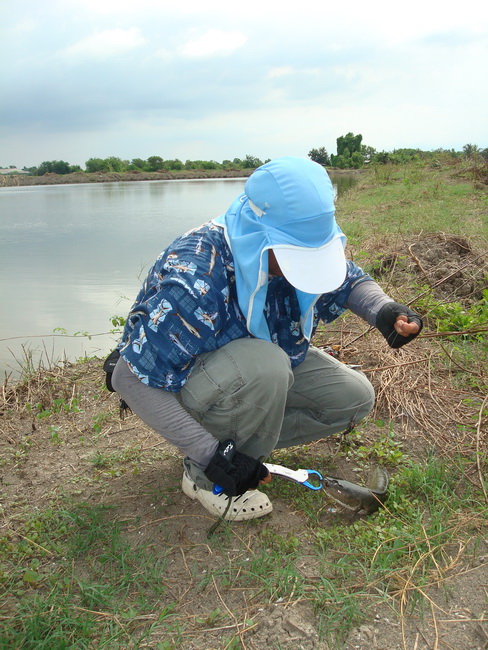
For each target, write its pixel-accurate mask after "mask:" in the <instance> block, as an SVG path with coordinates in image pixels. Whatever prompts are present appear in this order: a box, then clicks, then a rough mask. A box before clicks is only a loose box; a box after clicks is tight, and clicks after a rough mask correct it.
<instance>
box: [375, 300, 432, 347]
mask: <svg viewBox="0 0 488 650" xmlns="http://www.w3.org/2000/svg"><path fill="white" fill-rule="evenodd" d="M401 315H404V316H407V317H408V322H409V323H412V322H413V323H417V325H418V326H419V331H418V332H417V333H416V334H409V335H408V336H402V335H401V334H398V332H397V331H396V330H395V328H394V327H393V326H394V324H395V322H396V319H397V317H398V316H401ZM376 327H377V328H378V329H379V331H380V332H381V333H382V334H383V336H384V337H385V339H386V340H387V342H388V345H389V346H390V348H401V347H402V345H405V343H408V342H409V341H412V340H413V339H414V338H415V337H416V336H418V335H419V334H420V332H421V331H422V327H423V323H422V319H421V318H420V316H419V315H418V314H416V313H415V312H414V311H412V310H411V309H410V308H409V307H407V306H406V305H401V304H400V303H398V302H387V303H386V305H383V307H382V308H381V309H380V310H379V312H378V315H377V316H376Z"/></svg>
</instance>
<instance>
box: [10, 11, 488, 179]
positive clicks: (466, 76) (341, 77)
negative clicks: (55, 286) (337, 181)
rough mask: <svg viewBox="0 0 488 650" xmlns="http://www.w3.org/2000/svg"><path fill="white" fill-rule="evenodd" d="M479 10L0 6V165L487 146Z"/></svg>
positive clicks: (485, 51)
mask: <svg viewBox="0 0 488 650" xmlns="http://www.w3.org/2000/svg"><path fill="white" fill-rule="evenodd" d="M487 7H488V3H486V2H482V1H481V0H463V1H462V2H456V3H454V2H450V1H449V0H447V1H446V0H444V1H443V2H440V0H435V1H434V0H422V1H418V0H413V1H410V2H406V3H396V2H392V1H391V0H388V1H376V0H369V1H368V2H366V1H365V0H361V1H360V2H359V1H357V0H349V1H348V2H341V1H340V0H335V1H334V2H332V3H331V2H327V0H296V1H295V2H289V1H287V0H282V2H276V1H275V0H244V1H243V2H231V1H229V0H225V1H221V0H183V1H178V0H169V1H168V0H82V1H79V0H62V1H60V2H58V1H57V0H35V1H32V0H22V1H19V0H0V54H1V57H2V60H1V65H0V166H1V165H17V166H19V167H23V166H32V165H37V164H39V163H40V162H42V161H44V160H65V161H67V162H69V163H71V164H79V165H81V166H82V167H84V165H85V162H86V160H88V158H91V157H100V158H106V157H108V156H118V157H120V158H123V159H128V160H130V159H132V158H144V159H146V158H148V157H149V156H151V155H159V156H161V157H162V158H164V159H168V158H179V159H180V160H183V161H185V160H186V159H192V160H195V159H204V160H212V159H213V160H217V161H218V162H221V161H222V160H224V159H233V158H236V157H237V158H244V157H245V156H246V154H250V155H253V156H257V157H259V158H261V159H263V160H264V159H266V158H275V157H277V156H281V155H296V156H306V155H307V154H308V152H309V151H310V149H312V148H316V147H322V146H323V147H325V148H326V149H327V151H328V152H329V153H336V138H337V137H338V136H340V135H344V134H346V133H347V132H349V131H352V132H353V133H355V134H357V133H361V134H362V135H363V144H367V145H370V146H372V147H374V148H375V149H377V150H386V151H391V150H393V149H395V148H400V147H414V148H416V147H420V148H421V149H427V150H430V149H436V148H439V147H443V148H446V149H450V148H454V149H456V150H460V149H462V147H463V145H465V144H467V143H472V144H477V145H478V146H480V147H483V148H484V147H487V146H488V120H487V117H488V111H487V106H488V102H487V97H488V82H487V69H488V38H487V34H488V11H487Z"/></svg>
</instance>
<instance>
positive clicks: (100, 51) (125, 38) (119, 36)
mask: <svg viewBox="0 0 488 650" xmlns="http://www.w3.org/2000/svg"><path fill="white" fill-rule="evenodd" d="M145 42H146V40H145V39H144V37H143V36H142V34H141V32H140V30H139V29H137V28H136V27H133V28H131V29H118V28H116V29H106V30H104V31H102V32H98V33H96V34H92V35H91V36H87V37H86V38H83V39H81V40H80V41H78V42H77V43H74V44H73V45H70V46H69V47H67V48H65V49H64V52H63V53H64V54H65V55H67V56H70V57H75V58H86V57H89V58H110V57H113V56H117V55H119V54H124V53H125V52H128V51H129V50H132V49H134V48H136V47H140V46H141V45H144V43H145Z"/></svg>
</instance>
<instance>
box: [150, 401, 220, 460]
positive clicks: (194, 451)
mask: <svg viewBox="0 0 488 650" xmlns="http://www.w3.org/2000/svg"><path fill="white" fill-rule="evenodd" d="M159 399H160V403H161V406H162V410H163V411H164V420H163V421H161V419H160V420H159V426H160V427H161V428H160V430H159V433H161V435H162V436H164V438H165V440H167V441H168V442H169V443H171V444H172V445H174V446H175V447H177V448H178V449H179V450H180V451H181V452H182V453H183V454H184V455H185V456H188V458H190V459H191V460H192V461H193V462H194V463H195V465H198V467H200V468H201V469H205V468H206V467H207V466H208V464H209V463H210V461H211V459H212V457H213V455H214V454H215V452H216V451H217V447H218V446H219V442H218V440H217V439H216V438H214V437H213V436H212V435H211V434H210V433H209V432H208V431H207V430H206V429H204V428H203V427H202V425H201V424H199V423H198V422H197V421H196V420H194V419H193V418H192V417H191V415H189V414H188V413H187V412H186V411H185V409H184V408H183V407H182V406H181V404H180V403H179V402H178V400H177V399H176V396H175V394H174V393H170V392H168V391H165V390H161V395H160V398H159Z"/></svg>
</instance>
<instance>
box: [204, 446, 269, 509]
mask: <svg viewBox="0 0 488 650" xmlns="http://www.w3.org/2000/svg"><path fill="white" fill-rule="evenodd" d="M268 474H269V472H268V469H267V468H266V467H265V466H264V465H263V463H260V462H259V460H256V459H255V458H251V456H247V455H246V454H241V452H239V451H237V449H236V446H235V443H234V441H233V440H226V441H225V442H221V443H220V445H219V446H218V447H217V451H216V452H215V454H214V455H213V457H212V460H211V461H210V463H209V464H208V467H207V469H206V470H205V476H206V477H207V478H209V479H210V480H211V481H213V483H214V484H215V485H219V486H220V487H221V488H223V490H224V492H225V494H227V495H228V496H230V497H235V496H239V495H241V494H244V492H246V491H247V490H254V489H255V488H257V487H258V485H259V481H260V480H261V479H263V478H266V477H267V476H268Z"/></svg>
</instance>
